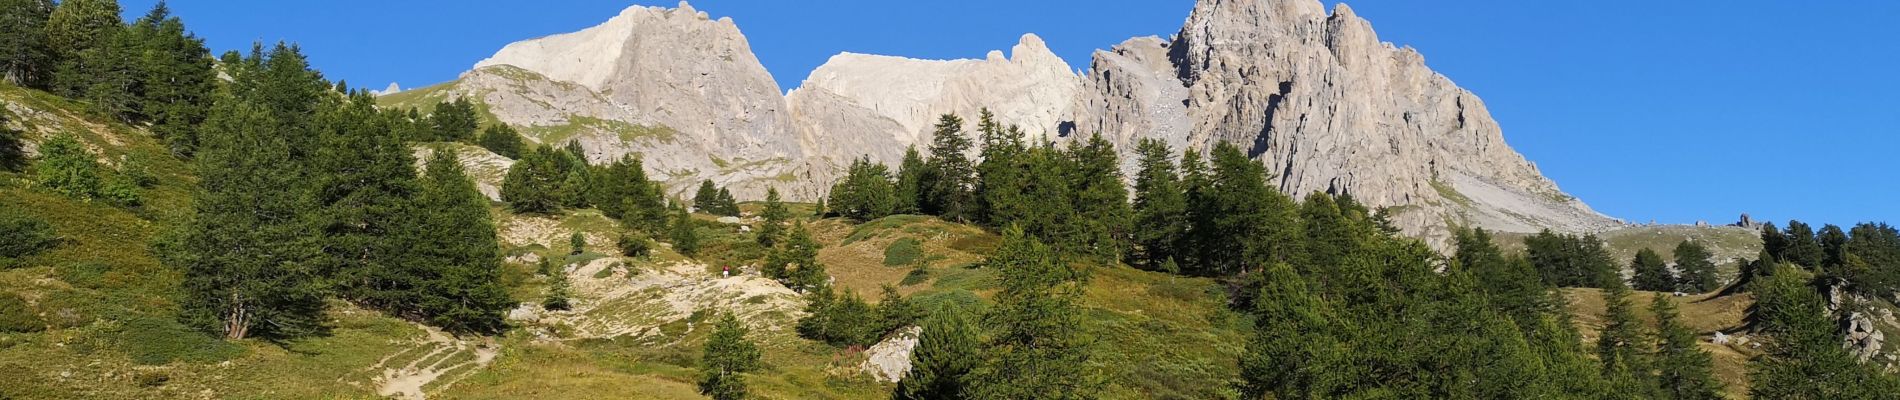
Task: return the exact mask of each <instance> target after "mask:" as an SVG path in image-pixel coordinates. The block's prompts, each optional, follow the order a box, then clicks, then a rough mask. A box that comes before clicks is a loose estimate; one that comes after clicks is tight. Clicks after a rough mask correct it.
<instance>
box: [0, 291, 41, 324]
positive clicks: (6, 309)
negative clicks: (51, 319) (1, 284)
mask: <svg viewBox="0 0 1900 400" xmlns="http://www.w3.org/2000/svg"><path fill="white" fill-rule="evenodd" d="M45 329H46V323H45V322H44V321H41V320H40V316H39V315H37V314H34V313H33V308H32V307H31V306H28V305H27V304H26V299H24V298H21V297H20V295H18V294H14V293H0V332H9V333H24V332H39V331H42V330H45Z"/></svg>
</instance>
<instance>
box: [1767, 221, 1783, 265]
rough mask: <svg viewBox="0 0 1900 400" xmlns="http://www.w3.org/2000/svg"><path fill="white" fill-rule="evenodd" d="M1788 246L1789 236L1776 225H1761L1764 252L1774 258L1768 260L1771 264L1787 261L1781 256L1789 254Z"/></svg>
mask: <svg viewBox="0 0 1900 400" xmlns="http://www.w3.org/2000/svg"><path fill="white" fill-rule="evenodd" d="M1788 244H1789V242H1788V235H1786V234H1783V233H1781V229H1780V228H1776V227H1775V223H1773V222H1763V223H1762V224H1761V248H1762V251H1765V252H1768V254H1769V255H1772V256H1774V257H1773V258H1768V259H1767V260H1768V261H1769V262H1782V261H1785V260H1782V259H1781V256H1782V254H1784V253H1787V252H1788Z"/></svg>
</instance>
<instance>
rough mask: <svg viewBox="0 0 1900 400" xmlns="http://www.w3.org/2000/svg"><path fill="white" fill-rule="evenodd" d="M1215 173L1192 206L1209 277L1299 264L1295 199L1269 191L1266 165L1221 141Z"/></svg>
mask: <svg viewBox="0 0 1900 400" xmlns="http://www.w3.org/2000/svg"><path fill="white" fill-rule="evenodd" d="M1210 172H1211V173H1210V175H1209V180H1208V185H1207V187H1205V188H1203V189H1202V190H1201V191H1202V193H1201V194H1200V195H1199V196H1190V199H1193V200H1196V201H1197V202H1196V203H1190V204H1189V209H1191V210H1195V211H1194V213H1195V215H1196V216H1197V217H1195V218H1194V219H1193V221H1194V224H1195V230H1196V231H1195V236H1196V240H1197V241H1199V242H1200V245H1201V251H1200V252H1199V253H1200V254H1201V263H1202V264H1205V267H1206V268H1209V269H1211V270H1210V271H1207V272H1210V273H1215V274H1235V273H1240V272H1242V271H1246V270H1257V269H1259V268H1261V267H1264V266H1266V265H1267V264H1269V263H1274V262H1288V263H1291V262H1294V261H1297V260H1300V251H1301V250H1300V248H1299V247H1300V245H1301V243H1302V242H1304V241H1303V240H1301V238H1300V236H1301V229H1300V225H1298V218H1297V214H1296V211H1295V209H1294V203H1293V200H1292V199H1291V198H1289V197H1287V196H1286V195H1285V194H1282V193H1280V192H1279V191H1278V190H1275V189H1274V188H1272V187H1268V186H1267V182H1266V179H1267V173H1266V168H1265V167H1264V166H1262V165H1260V163H1259V162H1256V161H1254V160H1252V159H1250V158H1247V156H1246V154H1244V153H1242V152H1241V151H1240V148H1239V147H1236V146H1234V145H1233V144H1232V143H1227V142H1221V143H1220V144H1219V145H1216V146H1215V147H1214V153H1213V165H1212V169H1211V171H1210Z"/></svg>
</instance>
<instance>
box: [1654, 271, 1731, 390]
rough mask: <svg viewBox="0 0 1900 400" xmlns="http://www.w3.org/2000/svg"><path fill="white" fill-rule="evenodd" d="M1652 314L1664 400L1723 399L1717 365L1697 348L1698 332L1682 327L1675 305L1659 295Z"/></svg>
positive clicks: (1659, 376) (1667, 298)
mask: <svg viewBox="0 0 1900 400" xmlns="http://www.w3.org/2000/svg"><path fill="white" fill-rule="evenodd" d="M1649 313H1650V314H1651V315H1654V316H1655V317H1656V338H1655V342H1656V354H1655V363H1656V373H1657V376H1656V381H1657V383H1658V385H1659V386H1660V387H1661V389H1662V392H1661V394H1662V398H1664V399H1671V400H1717V399H1721V398H1722V393H1721V392H1722V383H1721V382H1719V381H1716V380H1715V374H1714V372H1713V368H1714V367H1713V366H1712V365H1713V363H1714V362H1713V361H1712V359H1711V358H1710V356H1709V353H1708V352H1705V351H1702V349H1701V348H1699V347H1696V346H1697V345H1696V334H1695V331H1694V330H1691V329H1690V328H1689V327H1688V326H1685V325H1683V324H1682V321H1681V316H1682V315H1681V313H1679V312H1678V311H1677V308H1676V303H1675V302H1673V301H1669V297H1668V296H1667V295H1663V294H1660V293H1658V294H1656V297H1655V298H1654V299H1653V300H1651V301H1650V305H1649Z"/></svg>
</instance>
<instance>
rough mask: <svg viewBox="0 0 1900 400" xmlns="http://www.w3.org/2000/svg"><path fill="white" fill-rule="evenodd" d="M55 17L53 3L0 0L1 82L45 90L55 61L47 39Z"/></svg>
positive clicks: (46, 0) (38, 0) (34, 0)
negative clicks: (49, 27) (46, 81)
mask: <svg viewBox="0 0 1900 400" xmlns="http://www.w3.org/2000/svg"><path fill="white" fill-rule="evenodd" d="M52 14H53V2H52V1H50V0H0V80H3V81H5V82H6V83H10V84H13V85H17V86H25V87H36V88H37V87H43V86H41V85H43V84H44V83H45V80H46V78H47V77H48V76H49V75H50V74H51V73H52V69H53V64H54V63H55V61H56V60H55V59H54V58H53V56H54V55H53V49H52V48H51V47H48V45H49V43H47V37H46V35H47V29H46V24H47V19H48V18H50V17H51V16H52Z"/></svg>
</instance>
